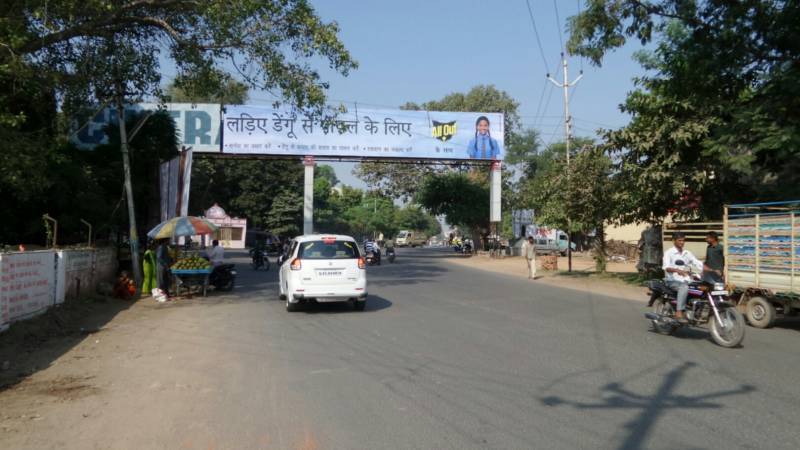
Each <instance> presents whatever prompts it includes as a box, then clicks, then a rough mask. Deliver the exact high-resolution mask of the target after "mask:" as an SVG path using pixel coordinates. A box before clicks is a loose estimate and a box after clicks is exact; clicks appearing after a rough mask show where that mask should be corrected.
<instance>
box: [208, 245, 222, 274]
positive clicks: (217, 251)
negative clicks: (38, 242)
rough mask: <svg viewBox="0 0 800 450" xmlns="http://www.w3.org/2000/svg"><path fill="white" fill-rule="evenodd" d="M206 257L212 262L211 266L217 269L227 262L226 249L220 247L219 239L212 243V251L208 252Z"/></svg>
mask: <svg viewBox="0 0 800 450" xmlns="http://www.w3.org/2000/svg"><path fill="white" fill-rule="evenodd" d="M206 256H207V257H208V260H209V261H211V266H213V267H214V268H216V267H217V266H219V265H221V264H222V263H224V262H225V249H223V248H222V246H221V245H219V241H218V240H217V239H214V241H213V242H212V243H211V249H209V250H208V252H206Z"/></svg>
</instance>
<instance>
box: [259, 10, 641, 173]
mask: <svg viewBox="0 0 800 450" xmlns="http://www.w3.org/2000/svg"><path fill="white" fill-rule="evenodd" d="M311 4H312V5H313V6H314V8H315V9H316V11H317V13H318V15H319V16H320V17H321V18H322V20H324V21H326V22H328V21H336V22H337V23H338V24H339V27H340V29H341V31H340V34H339V37H340V39H341V40H342V42H343V43H344V45H345V47H346V48H347V49H348V50H349V51H350V52H351V54H352V55H353V57H354V58H355V59H356V60H357V61H358V63H359V68H358V69H357V70H355V71H353V72H351V73H350V75H349V76H347V77H343V76H341V75H340V74H338V73H336V72H335V71H332V70H330V69H328V68H327V67H323V68H322V70H321V75H322V78H323V79H324V80H325V81H328V82H329V83H330V90H329V91H328V98H329V99H331V101H346V102H353V101H356V102H358V103H359V104H363V105H375V106H386V107H398V106H399V105H402V104H404V103H406V102H408V101H412V102H416V103H422V102H425V101H429V100H435V99H440V98H442V97H444V96H445V95H447V94H450V93H453V92H467V91H469V89H470V88H472V87H473V86H476V85H479V84H492V85H494V86H495V87H497V88H498V89H500V90H504V91H506V92H508V94H509V95H510V96H511V97H512V98H514V99H515V100H517V101H518V102H519V103H520V108H519V113H520V115H521V116H522V123H523V126H525V127H532V128H537V129H539V131H540V133H541V136H542V139H543V141H544V142H545V143H548V142H552V141H554V140H563V136H564V134H563V133H564V125H563V117H564V101H563V98H564V97H563V89H559V88H557V87H556V86H554V85H553V84H551V83H549V82H547V80H546V74H547V73H548V72H552V74H553V76H554V78H556V80H558V81H562V78H563V76H562V73H563V72H562V69H561V66H560V53H561V48H563V47H562V42H564V43H566V40H567V38H568V36H567V34H566V23H567V17H569V16H571V15H574V14H576V13H577V12H578V7H579V1H578V0H554V1H551V0H530V6H531V11H532V12H533V19H534V20H533V21H534V22H535V25H536V29H537V30H538V34H539V38H540V41H541V44H542V49H543V52H541V51H540V50H539V46H538V44H537V41H536V36H535V34H534V27H533V25H532V21H531V15H530V14H529V11H528V7H527V5H526V1H525V0H500V1H495V2H487V1H485V0H484V1H476V0H460V1H456V0H404V1H378V0H346V1H345V0H312V1H311ZM636 44H637V43H634V44H631V45H627V46H626V47H623V48H622V49H620V50H618V51H616V52H613V53H611V54H609V55H607V56H606V58H605V59H604V60H603V66H602V67H600V68H597V67H595V66H593V65H591V64H590V63H589V62H588V61H586V60H584V59H582V58H569V59H568V65H569V73H570V81H571V80H574V79H575V78H576V77H577V76H578V74H579V72H580V70H581V69H583V72H584V76H583V78H582V79H581V80H580V81H579V82H578V84H577V85H576V87H575V88H573V89H571V91H570V97H571V100H570V113H571V115H572V116H573V120H574V134H575V135H577V136H592V135H594V133H595V130H597V128H599V127H604V128H609V127H619V126H621V125H624V124H626V123H627V122H628V116H627V115H624V114H622V113H621V112H620V111H619V104H620V103H622V102H623V101H624V100H625V96H626V93H627V92H628V91H630V90H632V89H633V82H632V78H633V77H635V76H638V75H640V74H642V73H643V71H642V69H641V68H640V66H639V65H638V63H636V62H635V61H633V59H632V55H633V52H634V51H635V50H637V49H638V48H639V47H638V46H637V45H636ZM543 56H544V58H543ZM545 58H546V60H545ZM545 61H546V62H545ZM250 98H251V102H253V103H261V102H267V101H268V99H269V96H268V95H265V94H261V93H258V92H251V93H250ZM548 100H549V102H548ZM545 106H546V108H545ZM537 111H538V115H537ZM352 167H353V164H350V163H335V164H334V168H335V169H336V172H337V176H338V177H339V179H340V180H342V182H343V183H345V184H350V185H355V186H360V187H363V186H364V185H363V183H362V182H361V181H360V180H358V179H356V178H355V177H353V176H352V174H351V173H350V172H351V170H352Z"/></svg>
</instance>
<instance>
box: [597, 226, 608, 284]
mask: <svg viewBox="0 0 800 450" xmlns="http://www.w3.org/2000/svg"><path fill="white" fill-rule="evenodd" d="M607 260H608V255H607V254H606V231H605V228H604V225H603V224H600V226H598V227H597V231H596V235H595V238H594V267H595V271H596V272H597V273H603V272H605V271H606V262H607Z"/></svg>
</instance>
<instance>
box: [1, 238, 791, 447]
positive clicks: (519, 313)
mask: <svg viewBox="0 0 800 450" xmlns="http://www.w3.org/2000/svg"><path fill="white" fill-rule="evenodd" d="M450 256H451V255H450V254H449V253H448V252H447V251H446V250H428V249H426V250H410V249H400V250H399V251H398V258H397V263H396V264H392V265H390V264H388V262H386V261H385V262H384V264H383V265H382V266H380V267H370V268H369V269H368V284H369V291H370V297H369V300H368V304H367V310H366V311H364V312H356V311H353V310H352V308H351V307H350V306H348V305H330V304H328V305H314V306H312V307H310V308H308V309H306V310H305V311H303V312H298V313H287V312H286V311H285V309H284V304H283V302H281V301H279V300H278V299H277V287H276V280H277V274H276V271H275V267H274V265H273V267H272V269H271V270H270V271H269V272H257V273H254V272H253V271H252V270H251V269H249V267H246V266H245V264H244V263H245V261H246V260H245V259H244V258H241V259H238V260H237V262H240V263H242V264H240V269H239V273H240V277H239V283H238V285H237V287H236V290H235V291H234V292H233V293H232V294H231V295H228V296H219V295H211V296H209V297H208V298H207V299H195V300H192V301H189V302H184V303H182V304H175V305H171V306H169V307H158V308H151V309H147V310H142V311H138V312H137V311H131V312H130V314H128V315H127V316H125V317H120V318H119V323H116V324H115V322H116V319H115V322H112V323H111V324H110V326H109V331H108V332H107V333H108V335H107V336H105V337H103V339H104V341H103V342H104V343H105V342H107V344H106V345H109V346H112V347H113V348H114V352H113V353H111V354H112V355H114V356H113V357H112V356H107V357H104V358H99V359H98V360H90V361H85V362H80V364H85V366H80V367H85V370H87V371H90V372H91V373H93V376H96V377H97V378H96V382H97V386H98V388H97V392H95V393H94V394H93V395H91V396H87V397H85V398H82V399H77V400H76V401H75V402H72V403H63V404H62V405H61V406H58V405H56V406H53V407H52V408H50V409H49V410H47V411H48V414H47V420H46V421H45V423H46V424H47V427H48V429H50V430H51V432H52V433H56V436H57V438H58V439H53V438H52V437H50V438H48V439H45V438H43V437H37V436H33V435H32V436H22V435H20V436H17V437H14V438H13V439H10V440H8V441H6V442H7V443H8V444H13V445H14V446H15V448H24V447H30V448H47V447H52V448H63V447H75V448H203V449H206V448H236V449H238V448H242V449H245V448H278V449H284V448H285V449H290V448H298V449H315V448H320V449H411V448H414V449H470V448H509V449H532V448H541V449H558V448H564V449H573V448H614V449H635V448H664V449H675V448H709V449H710V448H769V449H780V448H787V449H789V448H791V449H796V448H798V447H800V409H798V407H797V405H798V404H800V390H798V388H797V386H798V377H800V326H798V325H797V323H796V322H795V323H789V324H788V325H786V324H785V325H783V326H779V327H777V328H775V329H772V330H756V329H753V328H749V327H748V329H747V336H746V338H745V341H744V345H743V347H742V348H737V349H724V348H721V347H718V346H716V345H715V344H714V343H713V342H712V341H711V340H710V339H709V338H708V336H707V334H706V333H705V332H704V331H685V332H682V333H680V334H679V335H678V336H675V337H667V336H661V335H657V334H655V333H652V332H651V331H649V324H648V323H647V321H646V320H645V319H644V318H643V316H642V314H643V312H644V311H645V305H644V303H639V302H633V301H628V300H619V299H614V298H608V297H602V296H597V295H593V294H591V293H581V292H577V291H572V290H566V289H561V288H557V287H553V286H548V285H543V284H539V283H536V282H530V281H528V280H525V279H521V278H518V277H512V276H505V275H502V274H497V273H491V272H485V271H481V270H477V269H472V268H468V267H462V266H459V265H455V264H451V263H448V262H447V261H446V258H447V257H450ZM98 342H100V341H98ZM87 345H88V344H87ZM92 345H95V344H92ZM100 345H104V344H103V343H99V344H97V346H100ZM75 351H78V352H80V351H83V352H85V353H87V354H88V353H89V352H88V350H87V349H83V350H81V349H80V348H79V349H77V350H75ZM76 364H77V363H76ZM76 367H78V366H76ZM59 408H60V409H59ZM92 408H93V409H92ZM84 411H90V412H84ZM81 413H83V414H89V416H88V418H87V416H84V418H80V414H81ZM0 442H2V441H1V440H0Z"/></svg>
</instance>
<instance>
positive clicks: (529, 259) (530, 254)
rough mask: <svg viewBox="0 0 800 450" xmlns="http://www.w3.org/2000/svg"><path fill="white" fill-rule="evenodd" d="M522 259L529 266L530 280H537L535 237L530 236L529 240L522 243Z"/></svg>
mask: <svg viewBox="0 0 800 450" xmlns="http://www.w3.org/2000/svg"><path fill="white" fill-rule="evenodd" d="M522 257H523V258H525V262H526V263H527V264H528V279H529V280H535V279H536V246H535V245H534V242H533V236H528V239H527V240H526V241H525V242H523V243H522Z"/></svg>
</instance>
